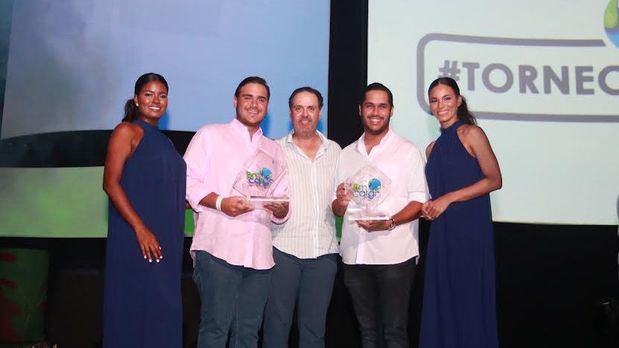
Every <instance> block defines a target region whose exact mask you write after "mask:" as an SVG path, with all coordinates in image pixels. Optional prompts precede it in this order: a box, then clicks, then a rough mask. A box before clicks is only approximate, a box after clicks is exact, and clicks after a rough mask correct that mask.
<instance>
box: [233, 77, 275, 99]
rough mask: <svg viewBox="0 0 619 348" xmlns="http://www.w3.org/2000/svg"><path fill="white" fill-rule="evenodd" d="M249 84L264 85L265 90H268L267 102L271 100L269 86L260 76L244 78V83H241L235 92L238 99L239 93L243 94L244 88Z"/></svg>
mask: <svg viewBox="0 0 619 348" xmlns="http://www.w3.org/2000/svg"><path fill="white" fill-rule="evenodd" d="M248 83H257V84H259V85H263V86H264V88H266V89H267V100H269V99H270V98H271V89H270V88H269V85H267V82H266V80H265V79H263V78H262V77H259V76H249V77H246V78H244V79H243V81H241V83H239V85H238V86H237V87H236V90H235V91H234V96H235V97H237V98H238V97H239V93H240V92H241V88H243V86H245V85H246V84H248Z"/></svg>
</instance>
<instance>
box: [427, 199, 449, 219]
mask: <svg viewBox="0 0 619 348" xmlns="http://www.w3.org/2000/svg"><path fill="white" fill-rule="evenodd" d="M446 196H447V195H444V196H441V197H439V198H437V199H435V200H429V201H427V202H425V203H424V204H423V206H422V207H421V212H422V213H423V214H422V216H423V217H424V218H426V219H427V220H434V219H436V218H438V217H439V216H441V214H443V212H445V210H447V208H448V207H449V205H450V204H451V203H452V201H451V200H450V199H449V198H448V197H446Z"/></svg>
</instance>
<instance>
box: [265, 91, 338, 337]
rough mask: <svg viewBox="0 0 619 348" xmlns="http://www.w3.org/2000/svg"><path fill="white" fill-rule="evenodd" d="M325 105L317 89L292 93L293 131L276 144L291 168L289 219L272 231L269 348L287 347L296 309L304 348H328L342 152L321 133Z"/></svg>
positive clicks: (267, 333) (289, 103)
mask: <svg viewBox="0 0 619 348" xmlns="http://www.w3.org/2000/svg"><path fill="white" fill-rule="evenodd" d="M322 105H323V98H322V95H321V94H320V92H319V91H317V90H315V89H314V88H311V87H301V88H298V89H296V90H295V91H294V92H292V94H291V95H290V98H289V99H288V106H289V107H290V119H291V121H292V126H293V128H294V129H293V130H292V131H291V132H290V134H288V135H287V136H285V137H283V138H281V139H279V140H277V143H278V144H279V145H280V146H281V147H282V149H283V151H284V155H285V158H286V163H287V166H288V180H289V182H288V193H289V195H290V217H289V218H288V221H287V222H286V223H285V224H282V225H273V230H272V231H273V258H274V260H275V267H274V268H273V270H272V278H271V289H270V293H269V300H268V302H267V306H266V309H265V314H264V340H263V346H264V347H269V348H278V347H288V335H289V333H290V326H291V323H292V317H293V313H294V308H295V304H296V305H297V313H298V317H297V322H298V328H299V347H324V335H325V320H326V316H327V308H328V307H329V302H330V299H331V292H332V290H333V281H334V279H335V273H336V271H337V253H338V241H337V237H336V235H335V216H334V215H333V212H332V210H331V202H332V197H333V188H334V187H335V170H336V167H337V162H338V158H339V154H340V151H341V148H340V146H339V145H338V144H337V143H335V142H333V141H331V140H329V139H327V138H326V137H325V136H324V135H323V134H322V133H320V132H319V131H318V130H317V126H318V121H319V120H320V114H321V110H322Z"/></svg>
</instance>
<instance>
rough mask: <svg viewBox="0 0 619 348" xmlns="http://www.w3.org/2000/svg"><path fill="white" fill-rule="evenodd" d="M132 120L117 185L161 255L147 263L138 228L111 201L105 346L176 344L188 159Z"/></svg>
mask: <svg viewBox="0 0 619 348" xmlns="http://www.w3.org/2000/svg"><path fill="white" fill-rule="evenodd" d="M134 124H137V125H139V126H140V127H142V128H143V129H144V137H143V138H142V140H141V142H140V144H139V145H138V147H137V148H136V149H135V151H134V153H133V155H132V156H131V157H130V158H129V159H128V160H127V162H126V163H125V167H124V170H123V173H122V178H121V186H122V187H123V189H124V191H125V193H126V194H127V197H128V199H129V202H130V203H131V205H132V206H133V208H134V209H135V210H136V211H137V213H138V215H139V216H140V218H141V219H142V220H143V221H144V223H145V224H146V225H147V226H148V228H149V229H150V230H151V232H152V233H153V234H154V235H155V236H156V237H157V240H158V241H159V244H160V245H161V248H162V251H163V260H161V262H159V263H156V262H154V260H153V262H152V263H148V261H147V260H144V258H143V256H142V253H141V251H140V248H139V245H138V243H137V238H136V237H135V232H134V231H133V229H132V228H131V227H130V226H129V224H127V222H126V221H125V219H124V218H123V217H122V216H121V215H120V213H119V212H118V211H117V210H116V208H115V207H114V205H113V204H112V202H111V201H110V204H109V217H108V238H107V251H106V260H105V286H104V288H105V289H104V290H105V291H104V323H103V346H104V347H108V348H112V347H113V348H122V347H162V348H163V347H166V348H172V347H181V345H182V323H183V318H182V299H181V260H182V253H183V239H184V223H185V219H184V216H185V214H184V213H185V180H186V176H185V170H186V167H185V162H184V161H183V159H182V158H181V156H180V155H179V153H178V152H177V151H176V149H175V148H174V146H173V145H172V142H171V141H170V140H169V139H168V138H167V137H166V136H165V135H164V134H163V133H161V132H160V131H159V130H158V129H157V127H154V126H152V125H150V124H148V123H146V122H143V121H142V120H137V121H135V122H134Z"/></svg>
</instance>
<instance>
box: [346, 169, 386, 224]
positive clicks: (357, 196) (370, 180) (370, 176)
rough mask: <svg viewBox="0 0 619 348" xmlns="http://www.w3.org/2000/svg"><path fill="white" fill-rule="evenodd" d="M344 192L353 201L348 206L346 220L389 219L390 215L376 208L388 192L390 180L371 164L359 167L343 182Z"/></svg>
mask: <svg viewBox="0 0 619 348" xmlns="http://www.w3.org/2000/svg"><path fill="white" fill-rule="evenodd" d="M344 187H345V190H346V194H347V195H349V197H350V199H351V200H352V201H353V202H355V205H356V207H349V209H348V210H349V211H348V220H351V221H358V220H389V219H390V216H389V215H388V214H386V213H385V212H382V211H380V210H379V209H378V206H379V204H380V203H382V201H383V200H384V199H385V197H387V195H388V194H389V189H390V188H391V180H390V179H389V177H387V175H385V173H383V172H382V171H380V170H379V169H378V168H376V167H374V166H373V165H371V164H370V165H367V166H365V167H363V168H361V169H360V170H359V171H358V172H357V173H356V174H354V175H353V176H351V177H350V178H348V179H346V181H345V182H344Z"/></svg>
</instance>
